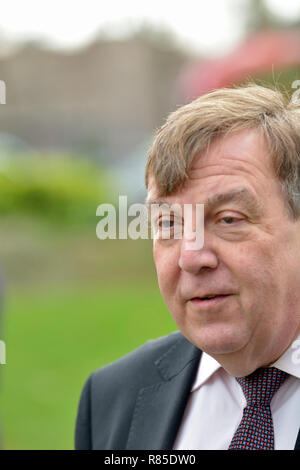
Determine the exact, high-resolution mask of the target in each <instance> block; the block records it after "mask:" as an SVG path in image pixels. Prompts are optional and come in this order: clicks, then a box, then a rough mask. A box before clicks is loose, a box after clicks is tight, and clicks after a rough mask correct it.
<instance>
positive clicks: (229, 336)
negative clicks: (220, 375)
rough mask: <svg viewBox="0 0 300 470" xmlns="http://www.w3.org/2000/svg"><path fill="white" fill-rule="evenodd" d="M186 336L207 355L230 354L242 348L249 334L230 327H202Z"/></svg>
mask: <svg viewBox="0 0 300 470" xmlns="http://www.w3.org/2000/svg"><path fill="white" fill-rule="evenodd" d="M190 333H191V334H190V335H189V336H187V338H188V339H189V341H191V342H192V343H193V344H195V346H197V347H198V348H199V349H201V350H202V351H204V352H206V353H207V354H209V355H213V354H232V353H235V352H237V351H240V350H241V349H243V348H244V347H245V346H246V344H247V342H248V340H249V335H248V334H247V333H246V332H242V331H241V330H239V331H237V330H236V329H234V328H232V327H224V326H222V327H217V326H213V327H208V328H207V327H203V328H201V329H200V330H199V331H198V332H195V331H193V332H190Z"/></svg>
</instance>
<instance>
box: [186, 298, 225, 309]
mask: <svg viewBox="0 0 300 470" xmlns="http://www.w3.org/2000/svg"><path fill="white" fill-rule="evenodd" d="M232 295H233V294H215V295H214V294H209V295H206V296H204V297H192V298H191V299H190V302H191V304H192V305H194V306H195V307H197V309H205V310H206V309H207V308H213V307H215V306H217V305H219V304H221V303H222V302H225V301H226V300H227V299H228V298H230V297H231V296H232Z"/></svg>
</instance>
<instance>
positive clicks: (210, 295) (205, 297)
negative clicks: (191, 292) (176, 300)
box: [190, 294, 231, 300]
mask: <svg viewBox="0 0 300 470" xmlns="http://www.w3.org/2000/svg"><path fill="white" fill-rule="evenodd" d="M228 295H231V294H205V295H204V296H201V297H200V296H199V297H192V298H191V299H190V300H210V299H214V298H217V297H226V296H228Z"/></svg>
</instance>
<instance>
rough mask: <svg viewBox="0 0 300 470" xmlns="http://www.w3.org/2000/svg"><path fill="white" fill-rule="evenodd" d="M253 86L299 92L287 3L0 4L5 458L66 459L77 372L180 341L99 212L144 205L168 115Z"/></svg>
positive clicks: (82, 375)
mask: <svg viewBox="0 0 300 470" xmlns="http://www.w3.org/2000/svg"><path fill="white" fill-rule="evenodd" d="M250 78H252V79H254V80H256V81H257V82H258V83H260V84H268V83H271V84H272V85H276V86H278V87H280V88H282V89H283V90H286V92H287V93H289V94H291V93H292V92H294V91H295V89H292V87H291V85H292V83H293V82H294V81H295V80H298V79H300V1H299V0H284V1H282V0H222V1H220V0H210V1H209V2H199V1H192V0H186V1H185V2H177V3H176V2H172V1H170V0H160V1H159V0H157V1H156V0H152V1H151V2H146V1H140V2H137V1H129V0H127V1H126V2H122V1H121V0H110V2H99V0H98V1H92V0H85V1H81V0H77V1H76V2H71V1H66V0H60V1H58V0H52V1H51V2H50V1H44V2H39V1H34V0H27V1H26V2H23V3H22V2H17V1H15V0H10V2H6V3H5V4H2V5H1V15H0V80H3V81H4V82H5V84H6V104H0V266H1V291H3V293H4V294H3V299H1V300H2V302H1V304H2V305H1V314H0V320H1V321H0V323H1V331H0V339H1V340H3V341H5V343H6V362H7V363H6V364H5V365H4V364H1V365H0V374H1V376H0V380H1V392H0V402H1V406H0V425H1V444H2V447H3V448H5V449H72V448H73V435H74V424H75V417H76V410H77V405H78V400H79V396H80V392H81V389H82V386H83V383H84V381H85V380H86V378H87V377H88V375H89V374H90V373H91V372H92V371H93V370H95V369H97V368H99V367H100V366H102V365H104V364H107V363H109V362H112V361H114V360H116V359H117V358H119V357H120V356H122V355H124V354H126V353H127V352H129V351H131V350H132V349H134V348H136V347H138V346H139V345H141V344H142V343H143V342H145V341H147V340H148V339H152V338H155V337H158V336H161V335H164V334H167V333H169V332H171V331H173V330H175V329H176V326H175V324H174V323H173V321H172V319H171V317H170V314H169V312H168V311H167V309H166V307H165V306H164V304H163V301H162V299H161V297H160V293H159V290H158V287H157V283H156V275H155V269H154V266H153V262H152V253H151V240H150V241H147V240H136V241H134V240H102V241H100V240H99V239H97V237H96V225H97V222H98V219H97V217H96V208H97V206H98V205H99V204H101V203H103V202H108V203H115V204H117V202H118V196H119V195H128V198H129V202H142V201H143V199H144V197H145V190H144V183H143V171H144V166H145V160H146V153H147V148H148V146H149V143H150V142H151V136H152V135H153V133H154V131H155V129H156V128H158V127H159V126H160V125H161V124H162V123H163V122H164V119H165V118H166V117H167V115H168V113H169V112H170V111H172V110H174V109H175V108H176V107H178V106H179V105H182V104H184V103H187V102H188V101H190V100H192V99H193V98H195V97H197V96H199V95H201V94H203V93H205V92H208V91H210V90H212V89H215V88H218V87H222V86H230V85H231V84H234V83H241V82H244V81H247V80H248V79H250ZM124 406H125V404H124Z"/></svg>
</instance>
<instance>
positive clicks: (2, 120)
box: [0, 37, 189, 162]
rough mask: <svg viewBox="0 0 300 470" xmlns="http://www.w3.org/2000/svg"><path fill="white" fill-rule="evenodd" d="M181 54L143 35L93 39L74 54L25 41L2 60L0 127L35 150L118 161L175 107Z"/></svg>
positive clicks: (128, 153)
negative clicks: (3, 93) (68, 151)
mask: <svg viewBox="0 0 300 470" xmlns="http://www.w3.org/2000/svg"><path fill="white" fill-rule="evenodd" d="M188 59H189V58H188V56H187V54H186V53H184V52H182V51H180V50H178V49H176V47H174V48H172V47H170V46H168V47H164V45H163V44H162V45H161V47H159V45H158V44H153V43H151V42H150V41H148V40H146V39H143V38H142V37H132V38H130V39H127V40H122V41H116V40H114V41H109V40H101V41H100V40H99V41H97V42H95V43H93V44H91V45H89V46H88V47H85V48H82V49H78V50H76V51H72V52H59V51H54V50H50V49H46V48H42V47H41V46H38V45H35V44H31V45H30V44H28V45H26V46H24V47H22V48H20V49H19V50H17V51H15V52H14V53H13V54H11V55H5V56H4V57H2V58H0V78H1V80H4V81H5V83H6V105H5V106H2V107H0V129H1V132H3V133H6V134H8V135H10V134H12V135H14V136H16V137H17V138H18V139H21V140H22V141H24V142H26V143H27V144H28V145H29V146H32V147H33V148H38V149H50V150H54V149H71V150H74V149H75V150H77V151H82V153H86V154H91V155H92V156H96V157H97V155H99V156H100V157H101V158H102V159H104V160H106V161H112V162H116V161H119V160H121V159H123V158H124V157H126V156H127V155H130V154H131V153H132V152H133V151H134V149H135V148H136V146H137V145H139V144H140V142H143V141H144V140H145V139H147V138H148V137H149V134H151V133H152V132H153V130H154V129H155V128H156V127H158V126H159V125H160V124H161V123H162V120H163V119H164V118H165V117H166V115H167V114H168V113H169V111H171V110H172V109H174V107H175V106H177V105H178V104H179V103H178V90H177V77H178V74H179V71H180V70H181V68H182V66H183V64H185V63H186V61H187V60H188Z"/></svg>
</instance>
